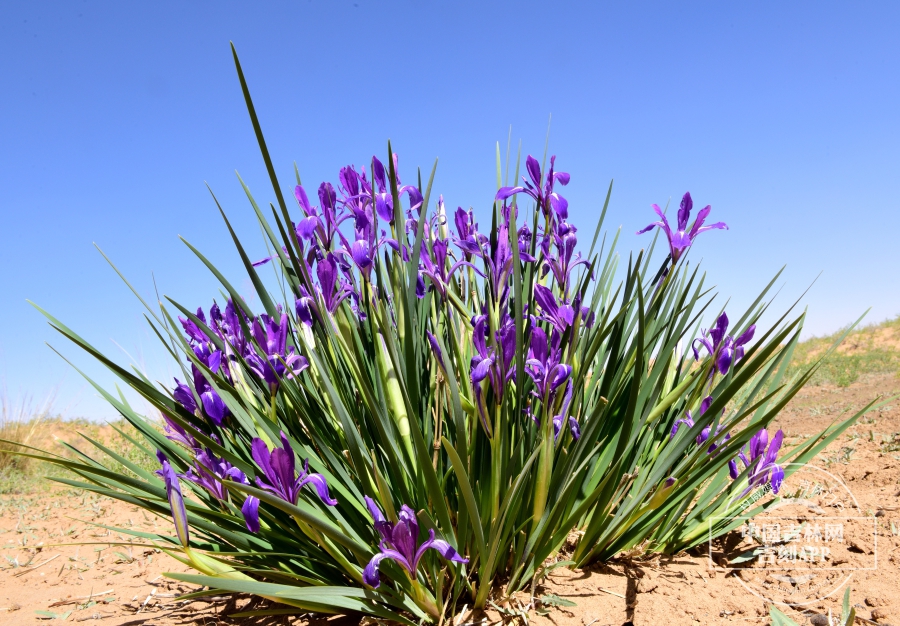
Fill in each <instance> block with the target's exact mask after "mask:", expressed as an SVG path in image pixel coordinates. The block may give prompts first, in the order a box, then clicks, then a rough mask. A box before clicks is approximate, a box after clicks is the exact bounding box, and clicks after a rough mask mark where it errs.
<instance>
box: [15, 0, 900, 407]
mask: <svg viewBox="0 0 900 626" xmlns="http://www.w3.org/2000/svg"><path fill="white" fill-rule="evenodd" d="M786 4H789V6H786ZM2 11H3V19H2V21H0V71H2V76H3V89H2V92H3V95H2V103H3V105H2V112H3V115H2V116H0V145H2V146H3V149H2V150H0V188H2V193H0V214H2V224H3V229H2V232H3V233H4V235H5V236H4V238H3V245H2V246H0V289H2V293H3V307H2V309H0V329H2V330H0V375H2V377H3V379H4V380H5V385H6V389H7V391H6V393H7V394H8V395H9V396H10V397H13V398H15V397H19V396H21V395H26V394H28V395H32V396H34V397H35V398H43V397H44V396H46V395H48V394H50V393H52V392H53V391H54V390H56V395H57V401H56V406H57V409H59V410H61V411H65V412H66V414H67V415H69V416H71V417H75V416H87V417H92V418H106V417H112V416H113V414H112V411H111V410H110V409H109V408H107V407H105V405H104V403H103V402H102V401H101V400H99V399H98V398H96V395H95V393H94V392H93V391H92V390H91V389H90V388H88V387H87V386H86V384H85V383H84V382H83V380H82V379H81V378H80V377H79V376H78V375H77V374H76V373H75V372H74V371H73V370H71V368H70V367H69V366H68V365H66V363H65V362H63V361H62V360H61V359H60V358H59V357H58V356H57V355H56V354H54V353H53V352H52V351H51V350H50V349H49V348H48V347H46V346H45V342H50V343H52V344H53V345H54V346H55V347H58V348H59V349H61V351H62V352H63V353H64V354H65V355H67V356H69V357H71V358H72V359H73V360H74V361H75V362H76V363H77V364H78V365H79V366H81V367H83V368H84V369H85V371H86V372H88V373H89V374H91V375H94V376H96V377H97V378H98V380H99V381H100V382H102V383H103V384H105V385H109V384H111V383H112V382H113V379H112V378H111V377H110V376H109V375H106V374H105V373H104V372H103V371H102V369H101V368H99V367H98V366H96V365H94V364H92V363H91V361H90V359H89V358H87V356H86V355H82V354H79V352H78V350H77V349H75V348H74V347H71V346H69V345H66V343H65V341H64V340H63V339H62V338H61V337H60V336H58V335H56V334H55V333H54V331H52V329H50V328H49V327H48V326H47V324H46V323H45V321H44V319H43V318H42V317H41V316H40V315H39V314H38V313H37V312H36V311H35V310H34V309H32V308H31V307H30V306H29V305H28V304H27V303H26V302H25V300H26V298H27V299H31V300H33V301H35V302H37V303H39V304H40V305H41V306H43V307H45V308H47V309H48V310H50V311H51V312H53V313H54V314H56V315H57V316H59V317H60V318H61V319H63V320H64V321H65V322H66V323H68V324H69V325H70V326H71V327H73V328H74V329H76V330H78V331H79V332H81V333H82V335H83V336H84V337H86V338H87V339H88V340H90V341H92V342H93V343H94V344H95V345H97V346H98V347H99V348H101V349H102V350H104V351H105V352H107V353H108V354H111V355H114V356H115V357H116V358H117V359H119V360H120V361H122V362H128V361H129V360H133V361H134V362H136V363H138V364H140V366H141V367H143V368H144V369H145V370H146V371H147V373H148V374H149V375H150V376H151V377H152V378H154V379H159V380H164V381H165V382H167V383H168V382H169V381H170V375H171V372H172V371H173V368H172V366H171V364H168V363H167V362H166V360H165V359H163V358H162V357H161V355H160V353H159V350H158V349H157V348H156V339H155V338H154V337H152V336H151V335H150V334H149V331H148V329H147V327H146V325H145V324H144V323H143V319H142V309H141V307H140V304H139V303H138V302H137V301H136V300H135V298H134V297H133V296H132V295H131V294H130V292H129V291H128V290H127V288H126V287H125V286H124V284H123V283H122V282H121V281H120V280H119V279H118V278H117V277H116V275H115V274H114V272H113V271H112V270H111V269H110V267H109V266H108V265H107V263H106V262H105V261H104V260H103V258H102V257H101V256H100V254H99V253H98V252H97V251H96V249H95V248H94V247H93V245H92V243H93V242H96V243H97V244H98V245H99V246H100V247H101V248H102V249H103V250H104V251H105V252H106V253H107V254H108V255H109V256H110V257H111V258H112V259H113V261H114V262H115V263H116V264H117V265H118V267H119V268H120V269H121V270H122V271H123V273H124V274H125V275H126V276H128V277H129V279H131V280H132V281H133V283H134V285H135V286H136V288H137V289H138V290H139V291H140V293H141V294H142V295H144V296H146V297H147V298H149V299H150V300H151V301H153V300H154V299H155V296H154V294H153V290H154V286H153V279H154V277H155V280H156V284H157V286H158V287H159V291H160V293H161V294H167V295H171V296H172V297H174V298H176V299H177V300H179V301H181V302H182V303H184V304H186V305H188V306H191V307H197V306H200V305H203V306H204V307H205V306H208V305H209V303H210V302H211V300H212V298H213V297H215V296H216V295H217V294H218V288H217V286H216V284H215V282H214V280H213V279H212V278H211V277H210V276H208V273H207V272H206V271H205V270H204V268H203V267H202V266H201V265H200V263H199V262H198V261H197V260H196V259H195V258H193V256H192V254H191V253H190V251H188V250H187V249H186V247H185V246H184V245H183V244H182V243H181V242H180V241H179V239H178V235H182V236H184V237H185V238H187V239H188V240H189V241H191V242H192V243H193V244H195V245H197V246H198V247H199V248H200V249H201V250H203V251H204V252H206V253H208V256H209V257H210V258H211V259H212V260H213V261H214V262H215V263H216V264H217V265H219V266H220V267H221V268H222V269H223V270H224V272H225V273H226V275H228V276H230V277H232V278H235V279H236V282H238V284H241V281H242V280H243V278H242V273H241V268H240V267H239V261H238V259H237V257H236V255H235V253H234V252H233V248H232V247H231V244H230V243H229V240H228V238H227V231H226V230H225V227H224V225H223V224H222V221H221V219H220V218H219V217H218V216H217V213H216V209H215V205H214V203H213V202H212V200H211V198H210V196H209V193H208V192H207V190H206V187H205V185H204V182H206V183H208V184H209V185H210V186H211V187H212V189H213V190H214V191H215V192H216V194H217V195H218V197H219V199H220V201H221V202H222V204H223V206H224V208H225V210H226V211H227V212H228V214H229V216H230V218H231V219H233V221H234V223H235V225H236V226H237V228H238V230H239V232H241V233H242V234H243V236H244V239H245V240H246V242H247V243H248V247H249V248H250V249H251V254H253V253H254V252H255V253H257V254H258V256H263V254H264V249H263V245H262V241H261V238H260V236H259V234H258V233H259V230H258V227H257V225H256V224H255V221H254V217H253V215H252V211H251V209H250V207H249V205H248V203H247V201H246V199H245V198H244V197H243V194H242V191H241V189H240V186H239V184H238V183H237V180H236V178H235V176H234V171H235V170H238V171H239V172H240V174H241V175H242V177H243V178H244V180H245V181H246V182H247V183H248V185H249V186H250V188H251V189H252V190H253V191H254V192H255V194H256V195H257V197H258V199H259V200H260V201H266V202H268V201H270V200H273V199H274V194H273V193H272V191H271V189H270V188H268V187H267V178H266V175H265V170H264V167H263V164H262V161H261V159H260V157H259V154H258V150H257V148H256V145H255V140H254V137H253V134H252V129H251V126H250V123H249V121H248V118H247V114H246V110H245V108H244V104H243V101H242V97H241V93H240V89H239V86H238V82H237V79H236V76H235V72H234V67H233V64H232V60H231V55H230V51H229V47H228V42H229V40H233V41H234V42H235V44H236V45H237V48H238V52H239V53H240V55H241V60H242V63H243V66H244V70H245V72H246V74H247V77H248V81H249V84H250V88H251V90H252V94H253V97H254V100H255V103H256V106H257V111H258V113H259V116H260V119H261V122H262V124H263V128H264V131H265V133H266V136H267V139H268V142H269V148H270V150H271V153H272V156H273V159H274V162H275V165H276V167H277V169H278V172H279V175H280V176H281V178H282V182H283V183H284V184H285V185H288V184H289V183H290V181H291V179H292V163H293V162H294V161H296V162H297V165H298V167H299V169H300V172H301V175H302V176H303V179H304V182H305V183H307V184H308V185H310V186H313V185H318V183H319V182H320V181H322V180H326V179H327V180H336V178H337V176H336V174H337V171H338V169H339V168H340V167H341V166H343V165H346V164H348V163H356V164H362V163H364V162H366V161H367V160H368V159H370V158H371V156H372V155H373V154H379V155H383V154H384V153H385V151H386V141H387V140H388V139H391V140H392V142H393V145H394V147H395V150H396V151H397V152H398V153H399V155H400V165H401V173H404V174H405V177H406V178H408V179H412V178H413V176H414V168H415V166H422V168H423V169H428V168H430V167H431V164H432V163H433V161H434V158H435V157H439V158H440V164H439V166H438V174H437V177H436V180H435V189H436V190H437V191H438V192H440V193H443V194H444V197H445V198H446V200H447V202H448V204H449V205H450V206H451V207H455V206H457V205H462V206H464V207H468V206H474V207H475V208H476V211H479V212H481V214H482V215H485V214H486V211H487V210H488V207H489V203H490V199H491V197H492V195H493V191H494V185H495V182H494V145H495V142H496V141H501V142H502V143H503V144H504V147H505V143H506V139H507V136H508V132H509V128H510V125H512V136H513V140H514V142H517V141H518V140H519V139H521V140H522V142H523V149H524V151H525V152H526V153H527V152H532V153H535V154H538V155H540V154H541V153H542V152H543V147H544V138H545V134H546V129H547V121H548V117H549V116H550V115H551V114H552V129H551V136H550V152H551V153H554V154H556V155H558V161H557V166H558V168H559V169H561V170H564V171H568V172H570V173H571V175H572V183H571V184H570V185H569V187H568V188H567V189H566V194H565V195H566V196H567V197H568V199H569V201H570V212H571V220H572V221H573V222H574V223H576V224H578V225H580V226H581V228H582V232H583V233H586V231H590V230H591V229H592V225H593V222H594V220H595V219H596V215H597V212H598V211H599V209H600V207H601V206H602V200H603V195H604V194H605V191H606V188H607V185H608V184H609V181H610V179H613V178H614V179H615V186H614V189H613V196H612V201H611V205H610V213H609V219H608V222H607V223H608V225H609V226H610V227H617V226H618V225H620V224H621V225H622V227H623V240H622V247H623V250H629V249H633V250H637V249H639V248H640V247H641V246H642V245H647V243H648V241H649V235H645V236H644V237H645V238H646V239H644V238H638V237H635V236H634V235H633V233H634V231H636V230H637V229H638V228H641V227H643V226H645V225H646V224H647V223H649V222H650V221H652V219H653V214H652V212H651V210H650V205H651V203H654V202H656V203H659V204H665V202H666V201H667V200H669V198H672V199H673V201H676V202H677V200H678V198H680V196H681V194H683V193H684V191H685V190H690V191H691V193H692V194H693V196H694V199H695V202H696V203H697V204H698V205H700V206H703V205H706V204H711V205H712V207H713V213H712V218H713V219H715V220H724V221H726V222H728V224H729V225H730V227H731V230H730V231H727V232H726V231H716V232H713V233H710V234H707V235H704V236H703V238H702V239H701V240H699V241H700V242H702V243H701V245H699V246H697V248H698V249H696V250H694V252H693V253H692V255H693V256H694V258H700V257H702V258H703V262H704V267H705V268H706V270H707V271H708V274H709V280H710V281H711V282H712V283H714V284H716V285H718V287H719V290H720V292H721V293H722V294H723V295H724V296H731V297H732V298H733V300H732V302H733V303H734V304H733V306H735V307H740V306H741V305H746V304H748V303H749V302H750V301H751V300H752V298H753V297H754V296H755V294H756V293H757V292H758V290H759V289H760V288H762V287H763V286H764V285H765V284H766V283H767V282H768V280H769V279H770V278H771V276H772V275H773V274H774V273H775V272H776V271H777V270H778V269H779V268H780V267H781V266H782V265H784V264H787V266H788V267H787V271H786V272H785V274H784V275H783V276H782V280H781V281H780V283H779V284H780V285H783V290H782V295H781V296H779V300H778V302H780V303H781V304H782V305H783V306H786V305H787V304H788V303H789V302H791V301H793V299H794V298H796V297H797V296H799V295H800V294H801V293H802V291H803V290H804V289H805V288H806V287H807V286H808V285H809V283H811V282H812V281H813V280H814V279H815V278H816V276H817V275H818V274H819V273H820V272H821V273H822V276H821V278H820V279H819V280H818V282H817V283H816V284H815V286H814V287H813V289H812V290H811V292H810V293H809V295H808V296H807V297H806V298H805V300H804V305H806V306H808V310H809V317H808V323H807V335H809V334H823V333H827V332H831V331H834V330H836V329H837V328H839V327H840V326H842V325H844V324H847V323H849V322H851V321H853V320H854V319H855V318H856V317H857V316H858V315H859V314H861V313H862V312H863V311H864V310H865V309H866V308H868V307H870V306H871V307H872V312H871V314H870V316H869V318H868V319H869V320H870V321H879V320H882V319H885V318H888V317H893V316H895V315H897V314H898V313H900V289H898V288H897V285H898V281H897V279H896V273H897V271H896V264H897V258H898V257H897V252H896V249H897V244H896V243H895V242H896V240H897V228H896V224H897V218H896V215H897V211H898V208H900V207H898V188H897V187H898V184H897V181H898V180H900V176H898V170H900V133H898V130H900V116H898V115H897V113H896V112H897V106H898V101H900V73H898V72H897V67H898V62H900V38H898V37H897V36H896V28H897V25H898V18H900V5H898V4H897V3H893V2H866V3H849V2H845V3H829V2H805V3H804V2H794V3H775V2H760V3H752V4H750V3H721V2H709V3H699V2H690V3H650V2H644V3H625V2H622V3H605V2H583V3H553V4H551V3H531V2H516V3H501V2H452V3H451V2H394V3H388V2H372V1H371V0H348V1H344V0H334V1H332V2H323V1H319V0H300V1H295V2H281V3H278V2H267V3H227V2H208V3H201V2H196V3H170V2H154V3H135V2H129V3H121V2H119V3H113V2H109V3H98V2H93V1H87V0H84V1H70V2H59V3H53V2H42V3H17V4H13V3H7V4H5V5H4V7H3V9H2ZM584 238H587V234H585V235H584ZM775 308H779V307H778V306H777V305H776V307H775Z"/></svg>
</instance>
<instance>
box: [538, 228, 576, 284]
mask: <svg viewBox="0 0 900 626" xmlns="http://www.w3.org/2000/svg"><path fill="white" fill-rule="evenodd" d="M577 232H578V229H576V228H575V227H574V226H572V225H571V224H567V223H566V222H559V223H558V224H555V225H554V227H553V230H552V231H548V232H547V233H546V234H545V236H544V238H543V240H542V241H541V252H542V253H543V255H544V262H545V263H546V267H547V268H549V270H550V271H551V272H553V277H554V278H555V279H556V282H557V283H559V285H560V286H561V287H562V290H563V293H564V294H565V293H568V289H569V277H570V275H571V274H572V270H573V269H575V268H576V267H578V266H579V265H587V261H586V260H585V259H582V258H581V255H580V254H575V246H576V245H577V243H578V237H577V236H576V233H577ZM551 244H552V246H551ZM554 248H555V251H554Z"/></svg>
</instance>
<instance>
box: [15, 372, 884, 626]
mask: <svg viewBox="0 0 900 626" xmlns="http://www.w3.org/2000/svg"><path fill="white" fill-rule="evenodd" d="M898 393H900V379H898V378H897V377H896V376H872V377H868V378H866V379H864V380H860V381H858V382H857V383H854V384H853V385H852V386H851V387H849V388H845V389H838V388H831V387H827V386H821V387H810V388H807V389H806V390H804V391H803V392H801V394H800V395H799V396H798V397H797V398H795V400H794V401H793V402H792V403H791V405H790V406H789V407H788V408H787V409H786V410H785V411H784V412H783V413H782V415H781V416H780V418H779V423H778V426H780V427H781V428H783V429H784V431H785V433H787V434H788V435H789V436H793V437H798V436H802V435H809V434H812V433H814V432H817V431H819V430H821V429H822V428H824V427H825V426H827V425H828V424H830V423H832V422H833V421H835V420H836V419H838V418H840V417H841V416H843V415H845V414H846V411H849V410H854V409H858V408H860V407H862V406H863V405H865V404H867V403H868V402H869V401H870V400H871V399H873V398H874V397H876V396H878V395H881V394H884V395H886V396H891V395H895V394H898ZM792 441H793V442H797V441H799V439H796V438H794V439H789V440H788V442H789V443H790V442H792ZM815 465H816V466H817V467H819V468H821V469H822V470H824V472H820V474H814V473H810V472H812V470H810V471H809V472H807V471H806V470H804V471H803V472H798V473H797V475H796V478H795V479H794V480H795V482H797V481H806V484H807V486H808V487H810V488H809V489H808V490H807V493H808V498H807V499H805V500H804V501H802V502H800V503H799V504H793V505H790V506H787V507H785V508H782V509H780V510H778V511H776V512H775V513H774V514H772V515H769V518H771V519H767V520H766V519H760V520H758V523H759V527H760V528H762V529H764V528H766V527H771V524H772V523H779V524H781V527H782V529H785V528H788V527H795V528H796V526H797V525H799V524H802V523H803V522H806V525H805V526H803V528H810V527H812V526H813V525H814V523H818V522H827V521H828V520H829V519H830V520H831V521H832V522H837V521H840V522H841V524H842V525H843V526H842V537H841V541H840V542H835V541H832V542H831V543H829V544H828V545H829V546H830V548H829V550H828V553H827V556H825V553H824V551H823V552H822V559H820V561H819V562H818V563H815V562H814V563H811V564H808V563H802V564H800V565H798V567H796V568H795V569H792V570H787V569H783V568H775V569H773V567H772V565H771V563H770V564H769V566H768V567H761V564H760V559H759V558H757V559H755V560H751V561H749V562H747V563H745V564H744V569H742V570H741V571H735V570H734V569H733V568H732V567H731V566H730V565H728V563H729V561H730V560H732V559H734V558H735V556H736V555H738V554H741V553H742V551H745V550H746V549H747V547H748V546H750V545H751V544H750V543H748V542H749V539H744V538H742V536H741V534H740V533H737V532H735V533H732V535H730V536H729V537H728V538H727V539H726V541H724V542H716V543H715V544H714V545H713V546H712V548H711V549H710V548H709V547H706V546H704V547H703V548H702V549H699V550H696V551H694V552H692V553H691V554H684V555H678V556H677V557H673V558H656V559H651V560H643V561H641V560H626V559H620V560H616V561H614V562H611V563H607V564H603V565H598V566H594V567H591V568H588V569H585V570H576V571H569V570H565V569H557V570H554V571H553V572H552V573H551V574H550V576H549V577H548V579H547V580H546V581H545V582H544V584H542V585H541V586H540V587H538V589H537V591H536V594H535V595H536V596H537V597H541V596H545V595H547V594H552V595H554V596H557V597H558V598H561V599H562V600H564V601H567V602H568V603H574V605H573V606H554V607H551V610H550V612H549V613H548V614H547V615H546V616H541V615H538V614H537V613H536V612H535V611H531V613H530V615H529V621H531V622H534V623H535V624H539V625H546V626H550V625H551V624H553V625H556V626H564V625H566V626H567V625H573V626H606V625H615V626H619V625H624V624H628V623H629V622H631V623H632V624H636V625H638V626H643V625H656V624H666V625H667V626H680V625H685V626H688V625H691V626H692V625H694V624H726V623H727V624H767V623H769V619H768V604H769V603H768V602H767V601H766V600H764V598H770V599H773V598H774V599H776V600H778V601H779V602H787V603H791V604H793V605H794V607H793V608H792V607H783V609H784V610H785V612H786V613H788V614H789V615H791V616H792V617H793V619H795V620H796V621H797V622H798V623H800V624H824V623H827V622H825V621H821V619H822V618H816V617H815V616H816V614H827V612H828V611H829V609H830V610H832V611H834V613H835V615H838V614H839V613H840V608H839V606H840V599H841V597H842V595H843V590H844V588H846V584H849V586H850V589H851V603H852V604H854V605H855V606H856V610H857V615H858V616H859V618H861V619H858V620H857V623H877V624H887V623H891V622H893V623H894V624H900V569H898V566H900V552H898V551H897V550H898V547H900V508H898V505H900V401H894V402H892V403H891V404H890V405H889V406H888V407H886V408H884V409H882V410H880V411H875V412H872V413H870V414H869V415H868V416H866V417H864V418H863V420H862V421H860V422H859V423H858V424H857V425H856V426H854V427H853V428H852V429H851V431H849V432H848V433H847V434H845V435H844V436H842V437H841V438H840V439H839V440H838V441H835V442H834V443H833V444H832V445H831V446H830V447H829V448H828V449H827V450H826V451H825V452H823V453H822V454H821V455H820V456H819V457H818V458H817V459H816V461H815ZM825 472H827V473H825ZM804 476H805V478H804ZM817 476H818V477H817ZM851 518H854V519H851ZM163 523H165V520H160V519H157V518H154V517H152V516H150V515H149V514H145V513H143V512H141V511H140V510H139V509H137V508H136V507H132V506H130V505H126V504H122V503H119V502H114V501H112V500H109V499H107V498H102V497H97V496H93V495H91V494H83V493H77V492H75V491H61V492H57V493H53V494H50V495H48V494H33V495H22V496H2V497H0V547H2V557H3V558H0V624H3V625H10V626H14V625H18V624H34V623H38V622H39V621H41V620H54V619H63V620H65V621H70V622H71V621H79V622H80V621H85V622H92V621H99V622H101V623H103V624H108V625H111V626H112V625H124V624H133V625H138V624H140V625H147V626H149V625H151V624H161V625H162V624H209V625H212V624H218V623H228V624H234V623H238V620H230V619H227V618H226V617H225V616H227V615H228V614H230V613H233V612H235V610H236V608H242V609H246V608H248V607H247V604H248V602H250V601H249V600H248V599H246V598H240V599H234V598H213V599H206V600H202V601H200V600H195V601H179V600H178V599H177V597H178V596H179V595H181V594H182V593H185V592H188V591H190V590H191V589H190V588H189V587H188V586H186V585H182V584H179V583H174V582H173V581H170V580H167V579H165V578H164V577H163V576H162V572H164V571H186V570H187V568H185V567H184V566H183V565H181V564H180V563H178V562H176V561H174V560H173V559H171V558H169V557H168V556H166V555H165V554H162V553H159V552H157V551H155V550H154V549H152V548H147V547H145V546H137V545H132V546H129V545H115V544H113V543H110V542H124V543H125V544H127V543H128V542H129V541H132V539H131V538H130V537H128V536H127V535H120V534H118V533H116V532H115V531H110V530H107V529H105V528H102V527H100V526H97V524H104V525H109V526H118V527H130V528H135V529H139V530H150V529H155V528H156V526H157V524H163ZM767 524H769V526H767ZM760 532H762V531H760ZM832 539H833V538H832ZM811 540H812V541H817V539H816V537H815V536H813V537H812V539H811ZM816 545H817V546H819V545H825V544H824V543H818V544H816ZM710 551H711V553H712V559H710ZM723 564H724V565H726V566H727V567H723ZM811 578H814V579H815V581H814V582H810V580H809V579H811ZM848 578H849V582H846V583H845V581H846V580H847V579H848ZM829 590H831V591H832V593H831V595H830V596H829V597H827V598H825V599H817V598H819V597H821V596H822V595H825V593H826V592H828V591H829ZM530 599H531V598H530V595H528V594H521V593H520V594H519V595H518V596H517V597H515V598H513V599H512V600H511V602H509V604H507V605H506V606H504V607H500V608H501V609H502V610H503V611H505V612H506V616H504V615H503V614H501V613H500V612H498V611H496V610H491V611H489V612H488V613H487V615H473V614H471V612H468V611H463V612H461V613H460V614H459V615H457V616H455V617H454V618H453V619H452V622H451V623H452V624H454V626H460V625H462V624H467V623H471V622H472V621H479V622H480V621H482V620H483V619H485V618H486V619H487V620H488V622H497V621H498V620H500V619H501V618H504V617H505V619H506V621H509V620H513V619H515V618H514V617H513V616H514V615H515V614H516V613H517V612H518V610H519V607H521V606H523V605H527V604H528V603H529V601H530ZM516 621H519V620H516ZM299 622H300V620H298V619H297V618H284V617H279V618H272V617H270V618H259V619H257V620H256V621H252V622H250V621H247V620H245V621H244V622H243V623H254V624H260V625H262V624H265V625H266V626H268V625H271V624H282V623H285V624H287V623H299ZM328 622H329V623H330V624H332V625H336V624H337V623H340V624H341V625H342V626H343V624H355V623H357V621H356V620H355V619H350V618H332V619H331V620H328Z"/></svg>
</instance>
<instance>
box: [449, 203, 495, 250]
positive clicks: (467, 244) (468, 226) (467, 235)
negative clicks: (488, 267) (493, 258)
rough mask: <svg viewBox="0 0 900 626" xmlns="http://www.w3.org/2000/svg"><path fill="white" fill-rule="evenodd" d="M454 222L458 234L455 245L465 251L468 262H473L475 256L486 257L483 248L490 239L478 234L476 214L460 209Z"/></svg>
mask: <svg viewBox="0 0 900 626" xmlns="http://www.w3.org/2000/svg"><path fill="white" fill-rule="evenodd" d="M453 222H454V224H455V225H456V233H457V236H456V237H454V238H453V243H454V244H455V245H456V247H458V248H459V249H460V250H462V251H463V254H464V255H465V258H466V260H467V261H471V260H472V256H473V255H476V256H484V252H483V248H484V246H485V245H486V244H487V243H488V239H487V237H485V236H484V235H482V234H481V233H479V232H478V224H477V223H476V222H475V215H474V213H473V212H472V211H471V210H469V211H468V212H467V211H464V210H463V208H462V207H459V208H457V209H456V213H455V214H454V215H453Z"/></svg>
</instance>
